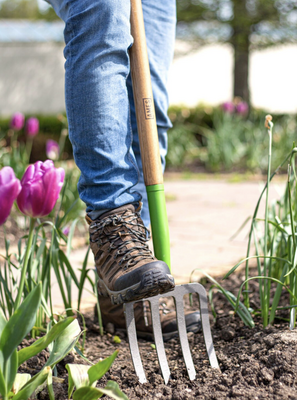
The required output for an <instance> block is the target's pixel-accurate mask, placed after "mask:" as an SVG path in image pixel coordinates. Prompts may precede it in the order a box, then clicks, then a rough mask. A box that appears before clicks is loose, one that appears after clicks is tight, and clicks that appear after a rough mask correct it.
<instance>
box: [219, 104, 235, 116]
mask: <svg viewBox="0 0 297 400" xmlns="http://www.w3.org/2000/svg"><path fill="white" fill-rule="evenodd" d="M222 109H223V111H224V112H225V113H227V114H232V113H234V111H235V106H234V104H233V103H232V101H225V103H223V104H222Z"/></svg>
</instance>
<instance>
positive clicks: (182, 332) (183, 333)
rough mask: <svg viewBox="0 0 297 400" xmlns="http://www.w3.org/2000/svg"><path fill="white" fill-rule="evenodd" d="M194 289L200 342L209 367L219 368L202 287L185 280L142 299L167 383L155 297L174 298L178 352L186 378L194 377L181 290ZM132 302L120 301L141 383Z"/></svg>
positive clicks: (204, 291)
mask: <svg viewBox="0 0 297 400" xmlns="http://www.w3.org/2000/svg"><path fill="white" fill-rule="evenodd" d="M195 292H196V293H197V294H198V296H199V304H200V314H201V323H202V332H203V336H204V342H205V345H206V350H207V354H208V358H209V362H210V365H211V367H212V368H218V369H220V367H219V363H218V360H217V357H216V353H215V350H214V345H213V341H212V335H211V330H210V323H209V315H208V306H207V295H206V290H205V288H204V287H203V286H202V285H201V284H200V283H189V284H186V285H179V286H176V287H175V289H174V290H172V291H171V292H169V293H165V294H162V295H158V296H154V297H149V298H148V299H146V300H147V301H149V302H150V306H151V315H152V325H153V332H154V337H155V345H156V350H157V355H158V359H159V364H160V368H161V371H162V375H163V378H164V381H165V384H167V383H168V380H169V378H170V370H169V367H168V363H167V358H166V353H165V348H164V342H163V335H162V328H161V320H160V313H159V300H160V298H161V297H173V298H174V301H175V307H176V318H177V326H178V332H179V337H180V344H181V350H182V354H183V358H184V361H185V364H186V368H187V371H188V375H189V378H190V380H194V379H195V377H196V371H195V366H194V363H193V359H192V355H191V351H190V346H189V342H188V336H187V329H186V322H185V314H184V302H183V298H184V295H185V294H189V293H195ZM133 305H134V302H132V303H127V304H124V310H125V313H126V324H127V333H128V340H129V345H130V351H131V356H132V360H133V364H134V368H135V371H136V374H137V376H138V378H139V381H140V383H145V382H146V377H145V373H144V369H143V366H142V361H141V358H140V354H139V348H138V344H137V336H136V326H135V319H134V308H133Z"/></svg>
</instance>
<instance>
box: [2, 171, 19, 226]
mask: <svg viewBox="0 0 297 400" xmlns="http://www.w3.org/2000/svg"><path fill="white" fill-rule="evenodd" d="M20 191H21V184H20V181H19V180H18V179H17V178H16V177H15V174H14V171H13V169H12V168H11V167H4V168H2V169H1V171H0V225H2V224H4V222H5V221H6V220H7V218H8V216H9V214H10V211H11V208H12V205H13V202H14V201H15V199H16V198H17V196H18V194H19V193H20Z"/></svg>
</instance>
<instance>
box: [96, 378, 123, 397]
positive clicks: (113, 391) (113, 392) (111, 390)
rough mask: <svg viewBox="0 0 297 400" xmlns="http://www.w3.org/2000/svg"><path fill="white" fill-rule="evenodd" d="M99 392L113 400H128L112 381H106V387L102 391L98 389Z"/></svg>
mask: <svg viewBox="0 0 297 400" xmlns="http://www.w3.org/2000/svg"><path fill="white" fill-rule="evenodd" d="M100 390H101V392H103V393H104V394H105V395H106V396H109V397H111V398H112V399H115V400H121V399H122V400H129V399H128V397H127V396H126V395H125V393H123V392H122V391H121V390H120V388H119V385H118V384H117V383H116V382H114V381H108V382H107V385H106V386H105V388H104V389H100Z"/></svg>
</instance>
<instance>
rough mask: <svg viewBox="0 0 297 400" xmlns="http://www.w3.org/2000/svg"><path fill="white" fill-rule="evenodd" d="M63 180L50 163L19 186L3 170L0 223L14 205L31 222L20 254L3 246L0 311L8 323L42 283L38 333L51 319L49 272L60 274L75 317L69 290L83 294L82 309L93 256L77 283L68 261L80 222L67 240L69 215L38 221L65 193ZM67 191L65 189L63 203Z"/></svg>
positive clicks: (9, 172) (36, 169)
mask: <svg viewBox="0 0 297 400" xmlns="http://www.w3.org/2000/svg"><path fill="white" fill-rule="evenodd" d="M64 177H65V172H64V169H63V168H55V166H54V163H53V161H52V160H47V161H45V162H41V161H38V162H36V163H35V164H34V165H30V166H28V168H27V170H26V171H25V173H24V175H23V177H22V179H21V181H19V180H18V179H17V178H16V177H15V174H14V172H13V170H12V168H11V167H4V168H2V170H0V223H1V224H3V223H4V222H5V221H6V219H7V217H8V216H9V214H10V212H11V209H12V206H13V203H14V201H15V200H16V203H17V205H18V208H19V210H20V211H21V212H22V213H23V214H24V215H25V216H26V218H27V217H29V234H28V236H27V240H24V239H23V238H21V239H20V241H19V246H18V250H19V251H18V254H11V253H10V250H9V242H8V241H5V250H6V254H5V255H4V256H3V259H4V265H2V267H3V268H0V283H1V284H0V309H2V311H3V313H4V315H5V316H6V317H7V318H9V317H10V316H11V315H12V314H13V312H14V310H15V309H17V308H18V307H19V306H20V304H21V300H22V299H24V298H25V297H26V296H27V295H28V293H30V291H31V290H32V288H34V287H35V285H36V282H39V281H42V282H43V293H44V302H43V307H40V309H39V311H38V313H37V320H36V324H35V326H36V327H38V328H42V326H44V325H45V319H46V315H47V316H51V315H53V309H52V299H51V296H52V294H51V275H52V273H51V270H53V271H54V274H55V275H56V279H57V281H58V284H59V288H60V290H61V295H62V299H63V302H64V306H65V309H67V313H68V314H69V315H71V314H72V311H71V307H72V292H71V285H72V283H73V282H74V284H75V285H76V286H77V288H78V289H79V306H80V299H81V293H82V290H83V286H84V282H85V279H87V270H86V266H87V258H88V254H89V253H88V252H87V255H86V259H85V262H84V264H83V268H82V273H81V277H80V279H79V278H77V276H76V274H75V272H74V270H73V269H72V267H71V264H70V262H69V259H68V257H69V254H70V250H71V241H72V237H73V234H74V230H75V227H76V225H77V222H78V219H75V220H74V221H73V222H72V224H71V226H70V227H69V228H68V230H69V233H68V236H66V235H65V233H63V224H64V223H65V220H66V219H67V213H68V211H66V212H64V211H63V213H62V214H61V210H57V213H56V214H57V217H56V218H55V221H52V222H51V221H40V218H43V217H46V216H47V215H48V214H50V213H51V212H52V210H53V208H54V206H55V204H56V202H57V199H58V197H59V195H60V194H61V190H62V187H63V183H64ZM66 190H67V188H66V187H65V186H64V188H63V190H62V198H63V196H64V195H65V192H66ZM69 211H71V210H69ZM60 215H61V216H60ZM64 232H65V230H64ZM23 244H25V248H24V250H22V249H23ZM63 247H64V248H63ZM65 249H67V251H66V252H65ZM38 331H39V329H37V330H34V329H33V331H32V335H33V336H35V334H36V333H38Z"/></svg>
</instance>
